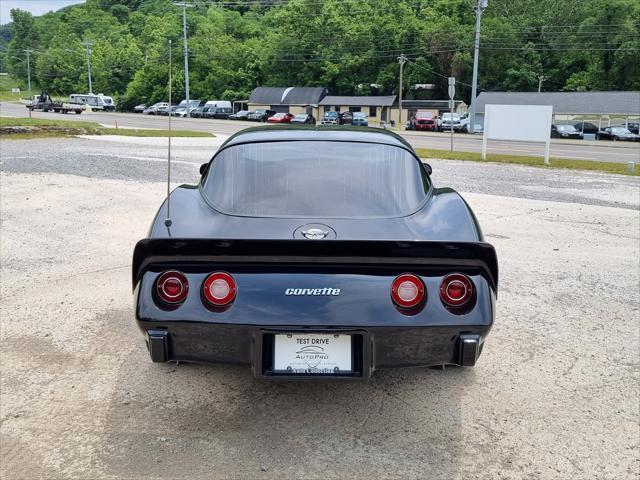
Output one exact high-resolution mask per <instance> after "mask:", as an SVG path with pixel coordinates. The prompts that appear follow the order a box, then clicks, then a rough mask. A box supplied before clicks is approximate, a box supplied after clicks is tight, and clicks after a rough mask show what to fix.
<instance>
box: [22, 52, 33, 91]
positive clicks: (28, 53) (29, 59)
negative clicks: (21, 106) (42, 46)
mask: <svg viewBox="0 0 640 480" xmlns="http://www.w3.org/2000/svg"><path fill="white" fill-rule="evenodd" d="M23 52H24V53H26V54H27V85H28V88H29V100H31V54H32V53H33V50H29V49H26V50H23Z"/></svg>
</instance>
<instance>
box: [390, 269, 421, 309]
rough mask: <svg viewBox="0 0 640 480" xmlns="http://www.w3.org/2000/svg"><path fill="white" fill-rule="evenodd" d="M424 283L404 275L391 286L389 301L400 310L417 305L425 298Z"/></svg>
mask: <svg viewBox="0 0 640 480" xmlns="http://www.w3.org/2000/svg"><path fill="white" fill-rule="evenodd" d="M425 293H426V290H425V288H424V283H422V280H420V279H419V278H418V277H416V276H415V275H412V274H410V273H404V274H402V275H399V276H398V277H396V279H395V280H394V281H393V283H392V284H391V299H392V300H393V303H395V304H396V305H398V306H399V307H402V308H412V307H415V306H417V305H419V304H420V303H421V302H422V301H423V300H424V298H425Z"/></svg>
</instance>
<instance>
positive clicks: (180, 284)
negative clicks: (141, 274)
mask: <svg viewBox="0 0 640 480" xmlns="http://www.w3.org/2000/svg"><path fill="white" fill-rule="evenodd" d="M156 293H157V294H158V297H160V299H161V300H162V301H163V302H165V303H168V304H170V305H175V304H178V303H182V302H183V301H184V299H185V298H187V294H188V293H189V282H188V281H187V277H185V276H184V274H183V273H182V272H178V271H177V270H168V271H166V272H163V273H162V274H161V275H160V276H159V277H158V279H157V280H156Z"/></svg>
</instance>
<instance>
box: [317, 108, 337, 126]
mask: <svg viewBox="0 0 640 480" xmlns="http://www.w3.org/2000/svg"><path fill="white" fill-rule="evenodd" d="M320 123H321V124H322V125H340V114H339V113H338V112H334V111H330V112H324V115H323V116H322V120H321V121H320Z"/></svg>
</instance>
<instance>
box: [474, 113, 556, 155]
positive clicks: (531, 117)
mask: <svg viewBox="0 0 640 480" xmlns="http://www.w3.org/2000/svg"><path fill="white" fill-rule="evenodd" d="M552 116H553V106H552V105H486V106H485V109H484V138H483V142H482V158H485V159H486V158H487V141H488V140H514V141H521V142H544V143H545V150H544V162H545V163H549V142H550V136H551V118H552Z"/></svg>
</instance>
